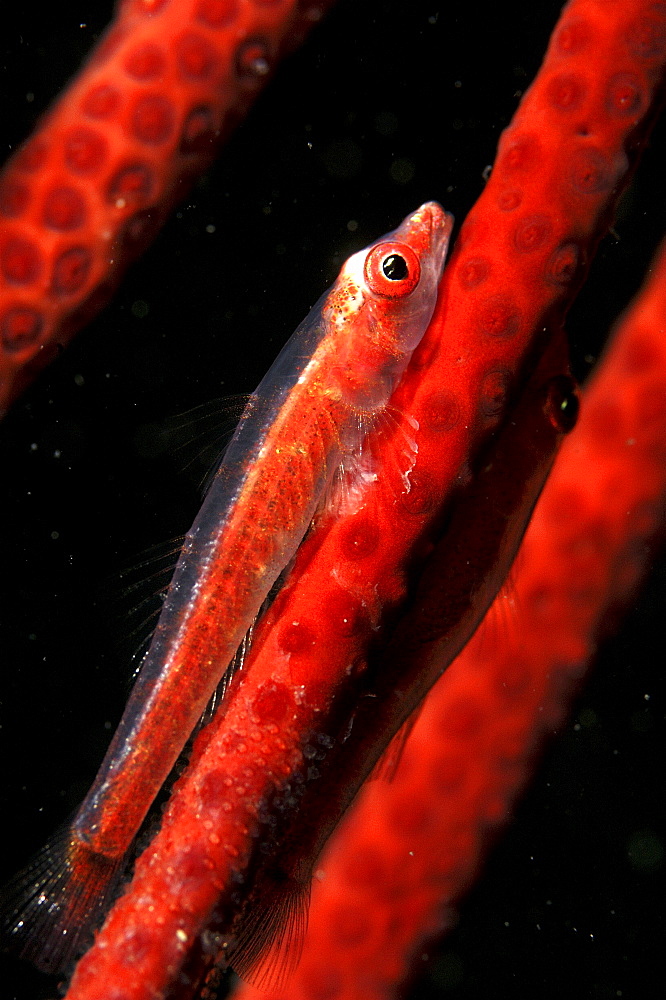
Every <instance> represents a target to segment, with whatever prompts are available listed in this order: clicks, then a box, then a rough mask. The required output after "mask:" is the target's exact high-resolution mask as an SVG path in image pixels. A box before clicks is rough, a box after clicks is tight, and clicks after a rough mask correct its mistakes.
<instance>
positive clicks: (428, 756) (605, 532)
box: [235, 246, 666, 1000]
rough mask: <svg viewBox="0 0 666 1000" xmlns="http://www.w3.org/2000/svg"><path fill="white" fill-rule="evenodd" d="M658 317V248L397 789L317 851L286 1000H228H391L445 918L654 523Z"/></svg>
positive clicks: (665, 299)
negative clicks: (303, 935) (505, 573)
mask: <svg viewBox="0 0 666 1000" xmlns="http://www.w3.org/2000/svg"><path fill="white" fill-rule="evenodd" d="M665 324H666V246H663V247H662V249H661V251H660V253H659V255H658V257H657V259H656V261H655V263H654V267H653V270H652V275H651V277H650V280H649V282H648V284H647V286H646V288H645V289H644V291H643V292H642V293H641V295H640V297H639V298H638V299H637V300H636V301H635V302H634V303H633V305H632V307H631V309H630V310H629V312H628V314H627V315H626V317H625V318H624V319H623V320H622V322H621V323H620V324H619V326H618V329H617V331H616V332H615V336H614V339H613V341H612V344H611V347H610V350H609V351H608V353H607V354H606V355H605V357H604V359H603V362H602V363H601V365H600V367H599V369H598V370H597V372H596V373H595V376H594V379H593V380H592V381H591V382H590V383H589V384H588V386H587V387H586V390H585V394H584V399H583V404H582V417H581V420H580V422H579V424H578V426H577V427H576V429H575V431H574V432H573V433H572V434H571V436H570V437H569V438H568V440H567V441H566V442H565V444H564V447H563V448H562V451H561V452H560V455H559V456H558V458H557V460H556V464H555V468H554V470H553V472H552V474H551V477H550V479H549V480H548V483H547V485H546V488H545V490H544V492H543V495H542V497H541V498H540V500H539V503H538V505H537V509H536V511H535V513H534V517H533V519H532V521H531V523H530V527H529V529H528V531H527V534H526V536H525V539H524V542H523V545H522V548H521V551H520V553H519V556H518V559H517V562H516V569H515V570H514V572H513V574H512V579H511V583H510V585H509V586H508V587H507V588H506V590H505V591H504V592H503V594H502V595H501V597H500V598H499V600H498V601H497V602H496V604H495V605H494V607H493V609H491V612H490V613H489V616H488V619H487V620H486V622H485V623H484V625H483V626H482V627H481V629H480V630H479V632H478V633H477V634H476V636H475V637H474V639H473V640H472V641H471V642H470V643H469V645H468V646H467V647H466V649H465V650H464V652H463V653H462V654H461V655H460V656H459V657H458V659H457V660H456V661H455V662H454V663H453V665H452V666H451V667H450V668H449V670H448V671H447V672H446V673H445V674H444V676H443V677H442V678H441V680H440V681H439V682H438V683H437V684H436V686H435V687H434V688H433V689H432V691H431V692H430V694H429V695H428V698H427V700H426V703H425V706H424V709H423V711H422V713H421V715H420V716H419V719H418V720H417V722H416V724H415V726H414V729H413V731H412V733H411V735H410V738H409V742H408V744H407V747H406V749H405V752H404V755H403V758H402V760H401V763H400V766H399V769H398V772H397V775H396V778H395V779H394V781H393V782H392V783H390V784H387V783H384V782H373V783H372V784H370V785H369V786H368V787H366V788H365V789H364V791H363V793H362V796H361V798H360V800H359V801H358V802H357V803H356V804H355V806H354V808H353V810H352V813H351V814H350V816H349V817H348V818H347V819H346V820H345V822H344V824H343V826H342V827H341V829H340V830H339V831H338V832H337V834H336V835H335V837H334V838H333V839H332V841H331V843H330V844H329V846H328V848H327V850H326V852H325V854H324V856H323V857H322V859H321V863H320V872H319V877H318V880H317V881H316V882H315V891H314V894H313V900H312V906H311V911H310V923H309V927H308V936H307V939H306V945H305V949H304V954H303V957H302V960H301V963H300V965H299V967H298V969H297V971H296V973H295V974H294V976H293V977H292V978H291V979H290V981H289V984H288V987H286V989H285V990H283V991H272V992H271V993H270V994H265V993H262V992H261V991H259V990H256V989H252V988H251V987H245V988H241V989H239V991H238V992H237V993H236V994H235V996H237V998H238V1000H255V998H256V1000H258V998H259V997H262V996H266V997H267V996H269V995H270V997H271V1000H281V998H282V997H290V998H294V1000H301V998H302V1000H311V998H313V997H318V996H321V995H326V996H327V997H330V998H335V1000H352V998H358V1000H361V998H364V1000H365V998H377V1000H380V998H387V997H392V996H394V995H395V990H396V987H397V986H398V985H399V984H400V982H401V980H403V979H405V978H406V976H407V974H408V973H409V970H410V967H411V964H412V963H413V961H414V959H415V958H416V957H417V956H418V954H419V952H420V950H422V949H423V947H424V945H427V941H428V939H429V938H431V937H432V936H433V935H435V934H437V933H441V932H443V931H445V930H447V929H449V928H450V927H451V926H452V925H453V924H455V921H456V912H455V911H456V908H457V905H458V902H459V900H460V898H461V896H462V895H463V894H465V893H466V892H467V890H468V888H469V886H470V884H471V883H472V881H473V880H474V879H475V877H476V876H477V874H478V870H479V867H480V863H481V861H482V859H483V856H484V854H485V853H486V851H487V849H488V846H489V843H490V842H491V841H492V840H493V839H494V837H495V836H496V833H497V830H498V827H501V826H502V825H504V824H505V823H506V820H507V817H508V816H509V815H510V813H511V811H512V806H513V803H514V801H515V798H516V796H517V795H518V794H519V793H520V791H521V790H522V788H523V786H524V784H525V782H526V779H527V778H528V777H529V775H530V774H531V771H532V769H533V767H534V764H535V758H536V755H537V752H538V749H539V748H540V746H541V744H542V742H543V740H544V738H545V737H547V736H549V735H551V734H552V732H553V731H554V730H555V729H556V728H558V727H559V726H560V725H561V723H562V720H563V718H564V717H565V716H566V713H567V709H568V702H569V699H570V697H571V693H572V692H573V691H576V690H577V688H578V686H579V683H580V681H581V678H582V677H583V676H584V674H585V672H586V670H587V668H588V667H589V664H590V661H591V660H592V658H593V656H594V653H595V652H596V649H597V646H598V642H599V639H600V638H601V637H603V636H604V634H605V633H607V632H608V630H609V622H610V621H613V620H615V618H616V616H617V615H618V613H620V610H621V609H622V608H624V607H625V606H626V605H627V604H628V603H629V601H630V599H631V597H632V596H633V594H634V591H635V588H636V586H637V584H638V582H639V581H640V580H641V578H642V577H643V574H644V573H645V570H646V568H647V565H648V563H649V559H650V556H651V553H652V551H653V548H654V546H655V545H656V543H657V542H658V541H659V540H661V539H662V538H663V535H664V532H665V530H666V518H665V516H664V514H665V512H666V345H665V344H664V342H663V337H662V331H663V329H664V325H665ZM412 617H413V619H414V621H413V622H412V625H413V627H415V628H418V619H419V611H418V609H417V611H416V612H415V613H414V614H413V615H412ZM655 847H656V845H653V846H652V848H650V846H649V845H647V844H646V845H645V848H644V849H646V850H650V849H652V850H654V849H655ZM655 861H656V856H655ZM653 863H654V861H653ZM323 984H326V985H325V986H324V985H323Z"/></svg>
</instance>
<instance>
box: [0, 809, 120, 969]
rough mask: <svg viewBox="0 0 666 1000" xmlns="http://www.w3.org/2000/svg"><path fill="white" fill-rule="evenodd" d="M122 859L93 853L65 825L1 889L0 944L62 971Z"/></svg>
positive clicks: (81, 944)
mask: <svg viewBox="0 0 666 1000" xmlns="http://www.w3.org/2000/svg"><path fill="white" fill-rule="evenodd" d="M123 860H124V859H123V858H117V859H110V858H107V857H105V856H103V855H100V854H94V853H93V852H91V851H90V850H89V848H87V847H86V845H85V844H83V843H82V842H81V841H80V840H78V839H77V838H76V837H75V836H73V834H72V830H71V827H69V826H67V827H65V828H64V829H63V830H61V831H60V832H59V833H57V834H56V835H55V836H54V837H53V838H52V840H50V841H49V843H48V844H46V846H45V847H44V848H42V850H41V851H40V852H39V854H38V855H37V856H36V857H35V858H33V860H32V861H31V862H30V863H29V864H28V865H27V866H26V867H25V868H24V869H23V870H22V871H20V872H19V873H18V874H17V875H16V876H14V878H13V879H12V880H11V882H10V883H9V884H8V885H6V886H5V887H4V889H3V891H2V903H1V904H0V941H1V942H2V946H3V947H4V948H5V949H6V950H8V951H13V952H15V953H16V954H17V955H18V956H19V957H20V958H25V959H27V960H28V961H30V962H32V963H33V964H34V965H36V966H37V968H38V969H40V970H41V971H42V972H47V973H52V974H57V975H58V974H62V973H64V972H66V971H67V970H68V968H69V967H70V966H71V964H72V963H73V962H74V960H75V959H76V958H77V957H78V956H79V955H80V954H81V953H82V951H83V950H84V948H85V946H86V945H87V943H88V941H89V939H90V938H91V937H92V931H93V930H94V928H95V926H96V924H97V922H98V921H99V920H100V919H101V917H102V916H103V914H104V912H105V910H106V908H107V907H108V904H109V901H110V898H111V897H112V895H113V893H114V892H115V889H116V887H117V884H118V878H119V876H120V874H121V872H122V869H123Z"/></svg>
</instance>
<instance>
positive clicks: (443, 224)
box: [395, 201, 454, 270]
mask: <svg viewBox="0 0 666 1000" xmlns="http://www.w3.org/2000/svg"><path fill="white" fill-rule="evenodd" d="M453 221H454V220H453V216H452V215H451V213H450V212H445V211H444V209H443V208H442V206H441V205H440V204H439V202H437V201H426V202H424V203H423V205H420V206H419V207H418V208H417V209H416V211H415V212H412V214H411V215H408V216H407V218H406V219H405V221H404V222H403V223H402V224H401V225H400V226H399V227H398V228H397V229H396V231H395V234H396V237H397V238H398V239H400V238H403V239H405V241H406V242H409V243H410V244H411V245H412V246H413V247H414V249H415V250H416V251H417V252H418V253H419V256H421V258H422V260H423V259H424V257H427V256H429V257H432V259H433V261H434V263H435V266H436V268H437V269H438V270H441V268H442V267H443V265H444V258H445V257H446V252H447V250H448V246H449V240H450V238H451V231H452V229H453Z"/></svg>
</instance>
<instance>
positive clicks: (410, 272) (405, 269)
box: [363, 241, 421, 299]
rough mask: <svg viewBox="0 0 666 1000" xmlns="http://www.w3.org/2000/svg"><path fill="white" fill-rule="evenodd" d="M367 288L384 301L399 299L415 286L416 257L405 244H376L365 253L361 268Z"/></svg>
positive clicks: (417, 279)
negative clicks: (363, 263)
mask: <svg viewBox="0 0 666 1000" xmlns="http://www.w3.org/2000/svg"><path fill="white" fill-rule="evenodd" d="M363 273H364V275H365V280H366V282H367V284H368V288H369V289H370V291H371V292H374V294H375V295H378V296H380V297H381V298H384V299H402V298H405V296H407V295H410V294H411V293H412V292H413V291H414V289H415V288H416V286H417V285H418V283H419V279H420V277H421V265H420V263H419V258H418V257H417V255H416V254H415V253H414V251H413V250H412V248H411V247H410V246H407V244H406V243H398V242H394V241H392V242H387V243H378V244H377V246H376V247H373V248H372V250H370V252H369V253H368V256H367V257H366V259H365V267H364V272H363Z"/></svg>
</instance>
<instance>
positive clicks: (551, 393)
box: [544, 375, 580, 434]
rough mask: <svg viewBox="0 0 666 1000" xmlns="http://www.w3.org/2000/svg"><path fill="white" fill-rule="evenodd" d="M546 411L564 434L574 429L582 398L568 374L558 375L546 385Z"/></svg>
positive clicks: (555, 426) (554, 424) (552, 422)
mask: <svg viewBox="0 0 666 1000" xmlns="http://www.w3.org/2000/svg"><path fill="white" fill-rule="evenodd" d="M544 410H545V413H546V415H547V417H548V419H549V420H550V422H551V424H552V425H553V427H554V428H555V429H556V430H558V431H560V432H561V433H563V434H568V433H569V431H571V430H573V428H574V427H575V426H576V421H577V420H578V411H579V410H580V400H579V397H578V390H577V388H576V383H575V382H574V380H573V379H572V378H570V377H569V376H568V375H556V376H555V378H551V379H550V381H549V382H548V384H547V385H546V402H545V406H544Z"/></svg>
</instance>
